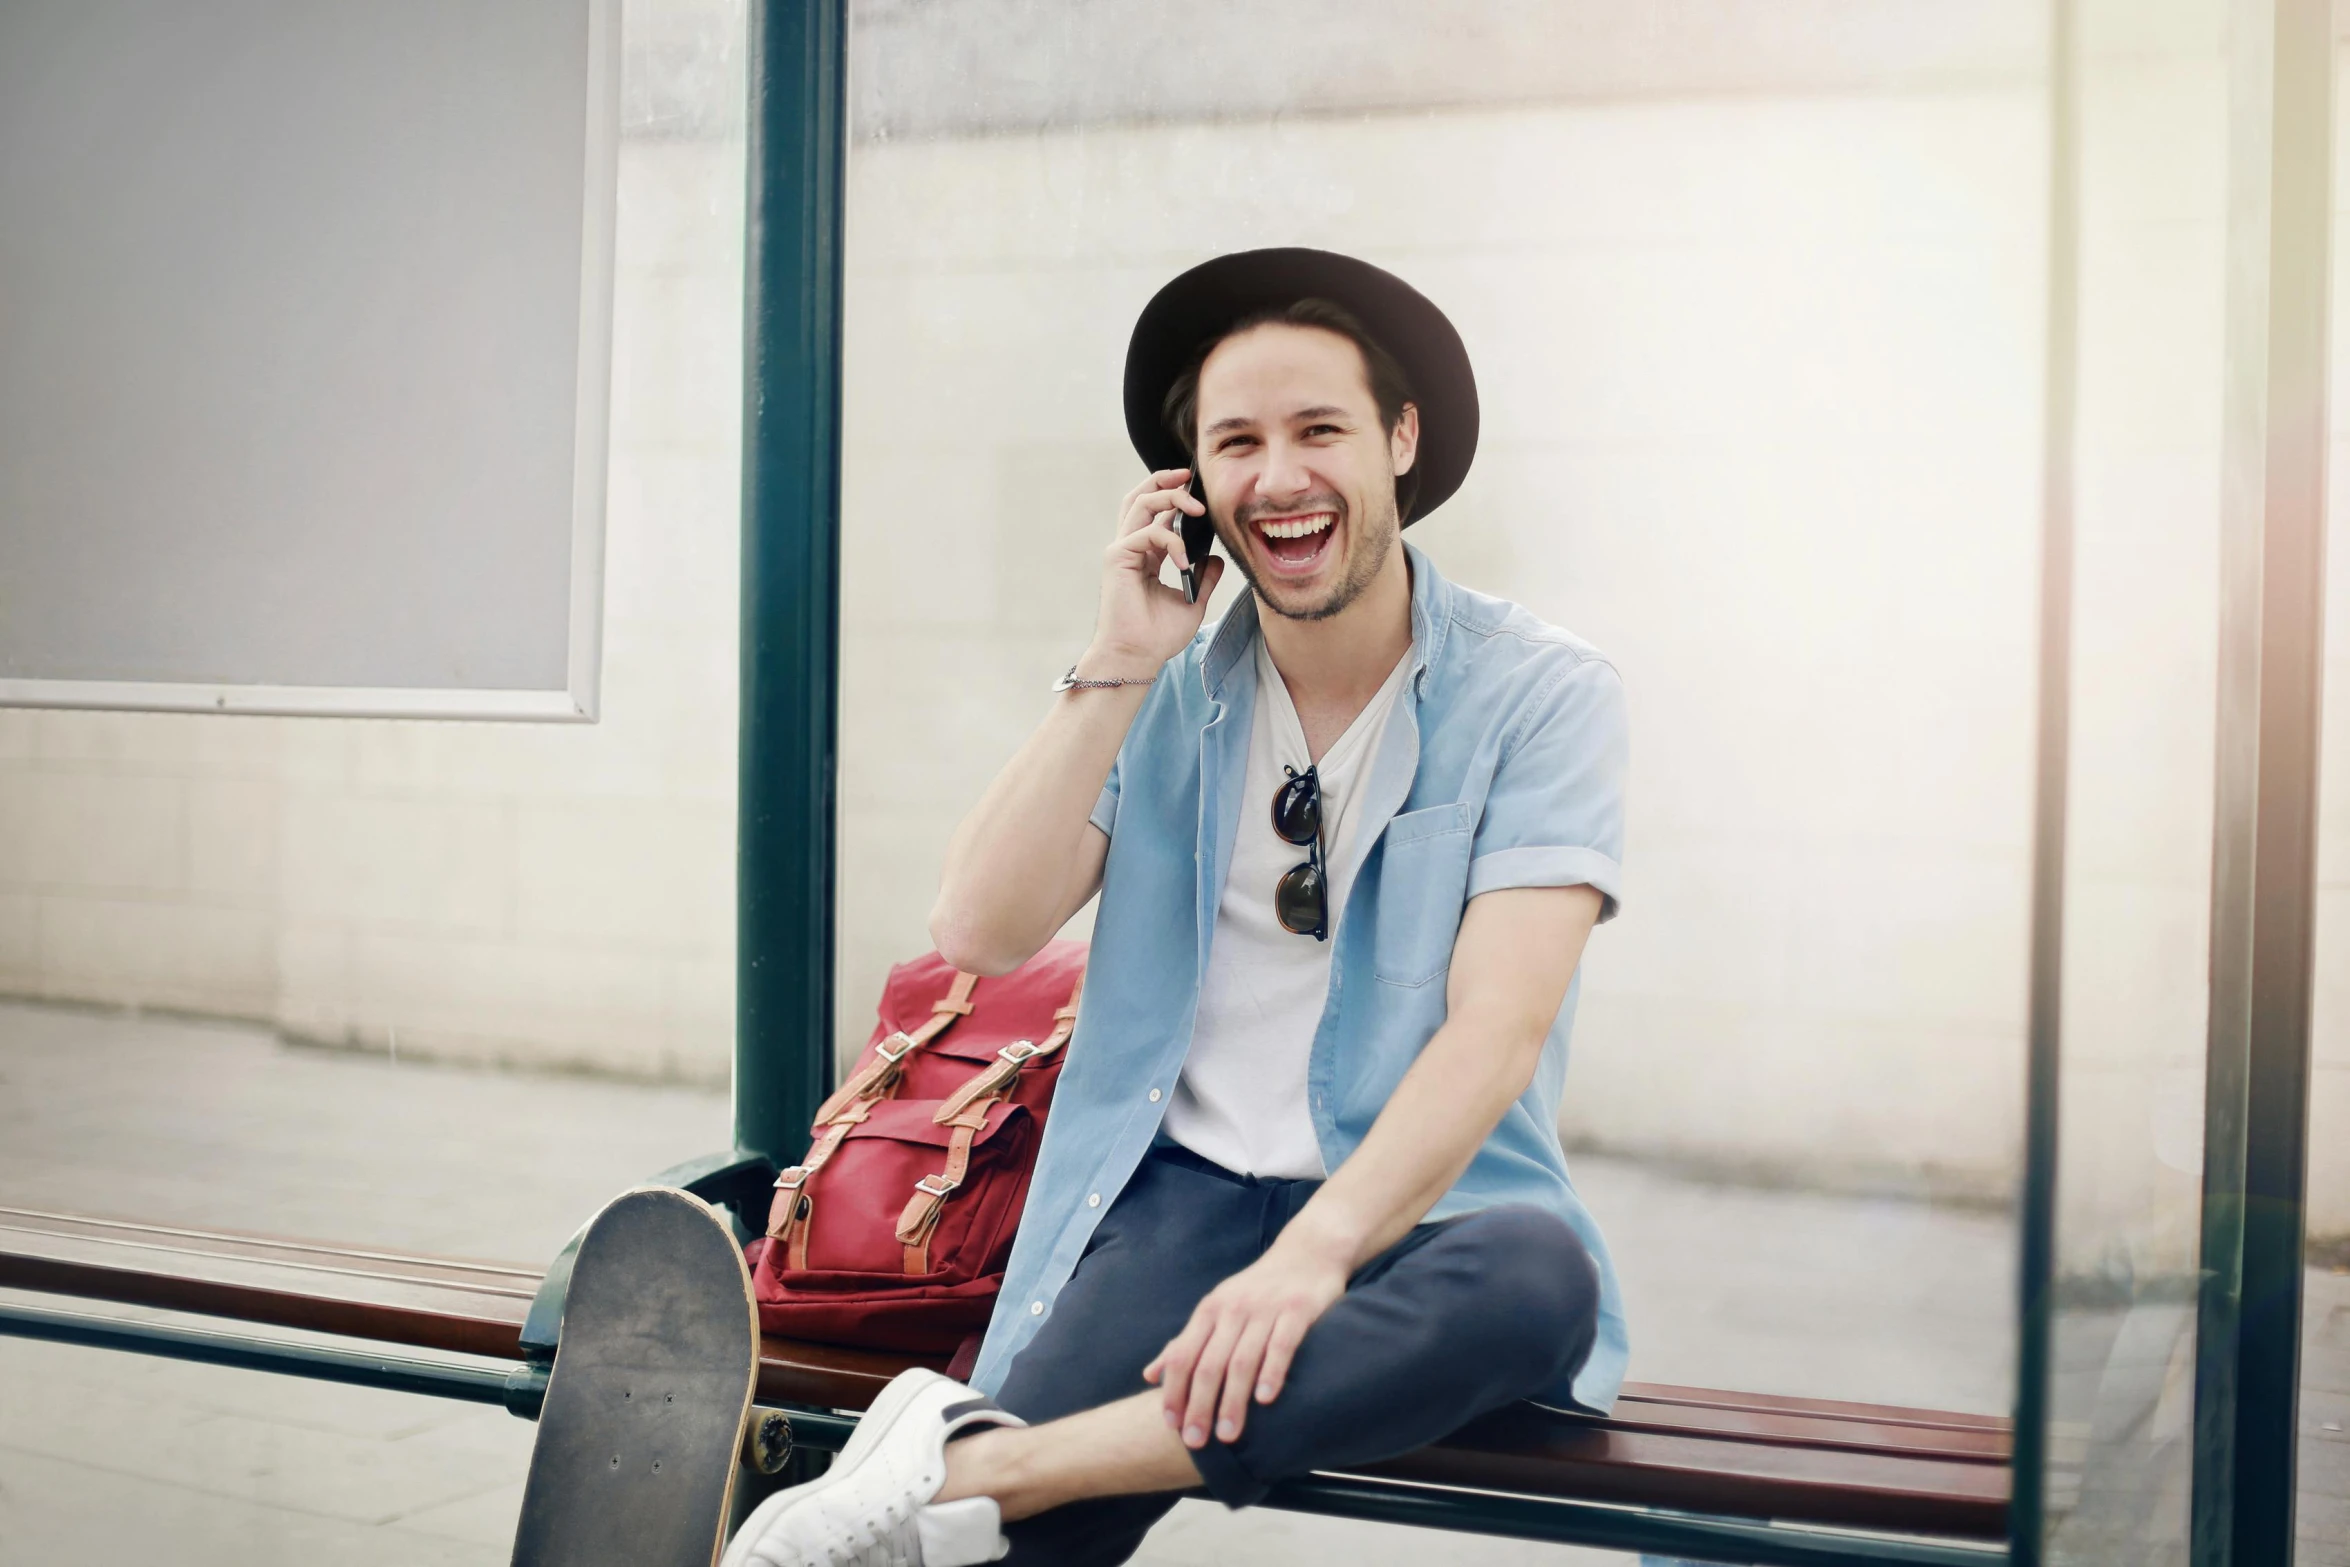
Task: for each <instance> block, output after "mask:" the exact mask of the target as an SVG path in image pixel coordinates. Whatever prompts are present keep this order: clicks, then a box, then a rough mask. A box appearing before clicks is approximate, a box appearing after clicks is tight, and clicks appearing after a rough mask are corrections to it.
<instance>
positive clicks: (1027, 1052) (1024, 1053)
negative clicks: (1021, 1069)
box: [996, 1039, 1037, 1066]
mask: <svg viewBox="0 0 2350 1567" xmlns="http://www.w3.org/2000/svg"><path fill="white" fill-rule="evenodd" d="M1035 1054H1037V1049H1036V1046H1035V1045H1034V1044H1033V1043H1031V1042H1030V1041H1028V1040H1025V1039H1015V1040H1013V1041H1012V1042H1011V1043H1010V1044H1008V1045H1006V1046H1004V1048H1003V1049H1001V1050H999V1051H997V1052H996V1057H997V1059H998V1060H1002V1061H1009V1062H1010V1063H1011V1064H1012V1065H1014V1066H1019V1065H1021V1064H1022V1063H1023V1062H1025V1061H1027V1059H1028V1058H1029V1057H1030V1056H1033V1055H1035Z"/></svg>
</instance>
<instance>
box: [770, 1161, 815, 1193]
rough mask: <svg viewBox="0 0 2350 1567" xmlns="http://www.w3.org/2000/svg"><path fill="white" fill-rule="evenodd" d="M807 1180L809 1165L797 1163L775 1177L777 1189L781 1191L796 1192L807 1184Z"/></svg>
mask: <svg viewBox="0 0 2350 1567" xmlns="http://www.w3.org/2000/svg"><path fill="white" fill-rule="evenodd" d="M807 1181H808V1167H807V1166H806V1165H804V1164H795V1165H793V1166H792V1167H791V1168H790V1169H788V1170H786V1171H784V1172H783V1173H782V1174H781V1175H779V1176H777V1177H776V1178H775V1189H776V1190H777V1191H779V1192H796V1191H798V1190H799V1189H800V1188H801V1187H802V1186H804V1185H806V1184H807Z"/></svg>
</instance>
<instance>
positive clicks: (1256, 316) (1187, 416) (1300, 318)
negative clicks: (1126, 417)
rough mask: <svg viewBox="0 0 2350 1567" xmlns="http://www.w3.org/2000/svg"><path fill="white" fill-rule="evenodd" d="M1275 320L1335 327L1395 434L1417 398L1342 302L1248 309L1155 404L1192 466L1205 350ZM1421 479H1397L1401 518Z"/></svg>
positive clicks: (1284, 323) (1382, 419)
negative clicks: (1357, 357)
mask: <svg viewBox="0 0 2350 1567" xmlns="http://www.w3.org/2000/svg"><path fill="white" fill-rule="evenodd" d="M1275 325H1279V326H1310V327H1319V328H1321V329H1322V330H1323V331H1325V332H1336V333H1337V334H1338V335H1339V336H1340V337H1343V338H1345V339H1346V340H1347V341H1348V342H1350V343H1352V344H1354V345H1355V347H1356V348H1357V349H1358V350H1360V351H1361V353H1362V356H1363V370H1364V374H1365V376H1366V378H1367V379H1368V380H1369V381H1370V383H1371V401H1372V402H1373V403H1375V404H1377V405H1378V408H1379V422H1380V424H1381V426H1382V427H1383V428H1385V429H1386V431H1387V433H1389V434H1390V435H1392V434H1394V433H1395V427H1396V425H1397V424H1399V423H1400V422H1402V419H1403V405H1404V404H1406V403H1409V402H1415V401H1417V399H1416V398H1414V397H1413V395H1412V384H1411V382H1410V381H1409V380H1407V379H1406V378H1405V376H1404V373H1403V366H1402V365H1400V364H1398V363H1396V360H1395V356H1394V355H1393V354H1391V353H1389V352H1388V351H1387V350H1386V349H1385V348H1383V347H1381V346H1380V343H1379V340H1378V339H1377V338H1375V337H1373V336H1372V335H1371V331H1370V328H1368V327H1366V326H1364V325H1363V323H1362V322H1361V321H1360V320H1359V319H1357V318H1356V316H1355V313H1354V312H1353V311H1351V310H1349V309H1347V308H1346V307H1345V306H1344V305H1338V304H1333V303H1332V302H1330V301H1329V300H1327V299H1300V300H1297V301H1295V302H1294V303H1292V304H1287V305H1268V306H1266V307H1265V308H1264V309H1262V310H1252V311H1250V312H1249V313H1248V314H1247V315H1244V316H1242V317H1240V318H1239V319H1238V320H1236V321H1234V322H1233V323H1232V324H1231V325H1230V326H1228V327H1226V328H1224V330H1222V331H1221V332H1218V333H1217V334H1216V335H1215V336H1213V337H1210V338H1208V339H1207V340H1206V341H1204V342H1202V343H1201V344H1200V345H1199V347H1198V349H1196V350H1195V351H1194V352H1193V353H1192V356H1191V358H1190V360H1189V361H1188V362H1187V363H1186V364H1185V365H1184V367H1183V373H1182V374H1181V375H1179V376H1177V377H1176V378H1175V381H1174V384H1173V385H1171V386H1169V387H1168V388H1167V398H1166V401H1165V402H1163V403H1162V404H1160V405H1159V406H1160V417H1161V418H1163V419H1164V420H1165V421H1166V424H1167V429H1168V430H1169V431H1170V432H1171V433H1172V434H1173V435H1174V437H1175V439H1177V440H1178V441H1181V442H1182V443H1183V449H1184V450H1185V451H1187V452H1189V453H1190V454H1191V461H1192V465H1193V466H1194V467H1195V468H1196V467H1197V466H1198V464H1199V372H1200V367H1201V366H1202V365H1204V364H1206V363H1207V362H1208V355H1210V354H1212V353H1214V352H1215V351H1216V345H1217V344H1219V343H1221V342H1223V341H1224V340H1225V339H1226V338H1228V337H1237V336H1239V335H1240V334H1241V333H1243V332H1247V331H1252V330H1254V329H1255V328H1257V327H1260V326H1275ZM1419 478H1420V476H1419V474H1418V472H1417V471H1414V472H1411V473H1406V474H1403V475H1401V476H1400V477H1398V478H1397V479H1396V481H1395V506H1396V512H1397V515H1398V520H1400V521H1404V522H1409V521H1410V520H1411V516H1412V499H1413V496H1414V495H1415V494H1416V492H1417V491H1418V490H1419V488H1420V484H1419Z"/></svg>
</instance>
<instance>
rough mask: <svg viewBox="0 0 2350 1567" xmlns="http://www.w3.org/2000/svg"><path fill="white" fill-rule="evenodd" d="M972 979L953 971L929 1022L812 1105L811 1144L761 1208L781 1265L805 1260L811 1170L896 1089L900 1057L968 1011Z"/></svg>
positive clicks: (899, 1037)
mask: <svg viewBox="0 0 2350 1567" xmlns="http://www.w3.org/2000/svg"><path fill="white" fill-rule="evenodd" d="M978 983H979V976H978V975H976V974H966V973H964V972H963V971H962V970H961V969H957V970H955V978H954V983H952V984H951V985H949V986H948V987H947V993H946V994H945V995H943V996H941V997H939V998H938V1000H936V1001H934V1002H932V1003H931V1004H930V1019H929V1021H928V1022H926V1023H924V1024H923V1025H922V1026H921V1027H920V1028H917V1029H915V1030H914V1031H913V1032H912V1033H911V1034H909V1033H906V1032H905V1031H904V1030H902V1029H901V1030H899V1031H898V1032H896V1033H893V1034H891V1035H890V1036H889V1037H888V1038H886V1039H884V1040H882V1041H881V1043H880V1044H878V1045H875V1046H874V1047H873V1054H872V1055H871V1056H870V1057H868V1058H867V1059H866V1060H864V1061H863V1062H861V1063H859V1064H858V1067H857V1070H856V1071H854V1072H852V1073H850V1074H849V1078H848V1081H847V1082H845V1083H843V1084H841V1085H840V1087H839V1088H838V1089H836V1090H834V1091H833V1095H832V1097H831V1098H829V1099H827V1100H825V1101H824V1103H823V1105H822V1106H820V1107H819V1108H818V1109H817V1111H816V1126H817V1128H818V1135H817V1138H816V1142H815V1146H813V1147H811V1148H810V1149H809V1150H808V1155H807V1157H806V1158H805V1159H802V1160H801V1161H800V1162H799V1163H798V1164H795V1165H793V1166H792V1167H791V1168H790V1169H788V1170H786V1171H784V1172H783V1173H782V1174H781V1175H778V1176H777V1177H776V1178H775V1199H774V1201H773V1202H772V1203H770V1204H769V1205H768V1209H767V1235H768V1238H769V1239H771V1240H774V1241H778V1242H780V1243H782V1245H783V1246H784V1248H785V1255H786V1265H787V1266H789V1267H793V1268H805V1267H807V1265H808V1228H809V1224H810V1221H811V1220H813V1219H814V1217H815V1214H816V1194H815V1192H814V1191H812V1190H811V1189H810V1188H811V1185H812V1183H813V1182H814V1181H815V1179H816V1172H817V1171H819V1170H821V1169H823V1168H824V1166H825V1164H826V1162H827V1161H829V1160H830V1159H831V1158H832V1156H833V1155H834V1154H835V1153H837V1152H838V1151H839V1149H840V1145H841V1143H842V1141H843V1140H844V1139H845V1138H847V1136H848V1135H849V1128H851V1127H853V1126H856V1125H857V1124H858V1123H860V1122H862V1121H864V1120H866V1119H867V1118H868V1117H870V1116H871V1115H872V1113H873V1106H874V1105H875V1104H877V1103H879V1102H880V1101H881V1100H884V1099H887V1098H889V1097H890V1096H891V1095H893V1094H895V1093H896V1092H897V1089H898V1082H899V1079H900V1078H901V1077H903V1076H904V1072H905V1060H906V1057H908V1056H910V1055H912V1054H913V1053H914V1052H915V1051H917V1050H919V1049H921V1048H922V1047H923V1046H924V1045H927V1044H929V1043H930V1042H931V1041H932V1040H934V1039H936V1038H937V1037H938V1036H939V1035H941V1034H943V1033H945V1032H946V1031H947V1029H948V1028H949V1027H951V1026H952V1025H953V1024H954V1021H955V1019H957V1018H959V1017H968V1016H970V1015H971V991H972V988H973V987H974V986H976V985H977V984H978Z"/></svg>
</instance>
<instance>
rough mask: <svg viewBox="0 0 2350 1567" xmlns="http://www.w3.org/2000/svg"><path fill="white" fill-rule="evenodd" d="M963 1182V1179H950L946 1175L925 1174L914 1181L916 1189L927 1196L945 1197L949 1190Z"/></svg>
mask: <svg viewBox="0 0 2350 1567" xmlns="http://www.w3.org/2000/svg"><path fill="white" fill-rule="evenodd" d="M962 1184H963V1183H962V1182H961V1181H950V1180H948V1179H947V1178H946V1177H945V1176H944V1175H925V1176H924V1177H922V1179H920V1180H919V1181H916V1182H915V1183H914V1190H916V1191H918V1192H920V1193H922V1195H924V1196H925V1197H938V1198H942V1199H943V1198H944V1197H945V1196H946V1195H947V1194H948V1193H949V1192H951V1191H953V1190H954V1189H955V1188H956V1187H958V1186H960V1185H962Z"/></svg>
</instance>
